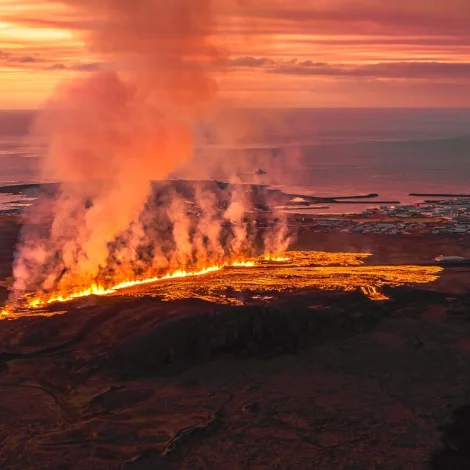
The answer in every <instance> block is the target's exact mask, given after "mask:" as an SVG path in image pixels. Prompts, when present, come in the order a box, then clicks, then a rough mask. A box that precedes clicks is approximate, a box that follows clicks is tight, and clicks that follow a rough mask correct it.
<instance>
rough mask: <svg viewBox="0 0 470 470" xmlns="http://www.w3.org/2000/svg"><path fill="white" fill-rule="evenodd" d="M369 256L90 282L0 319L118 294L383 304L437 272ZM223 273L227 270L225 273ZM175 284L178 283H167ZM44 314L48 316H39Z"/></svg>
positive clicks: (315, 256)
mask: <svg viewBox="0 0 470 470" xmlns="http://www.w3.org/2000/svg"><path fill="white" fill-rule="evenodd" d="M369 256H370V254H368V253H326V252H308V251H293V252H289V253H287V254H286V253H283V254H278V255H264V256H261V257H259V258H256V259H237V260H236V261H231V262H227V263H224V264H220V265H215V266H210V267H207V268H204V269H200V270H195V271H190V270H188V271H186V270H178V271H174V272H172V273H168V274H166V275H163V276H159V277H148V278H144V279H132V280H127V281H124V282H118V283H116V284H114V285H113V284H111V285H108V286H105V285H101V284H98V283H95V284H92V285H91V286H89V287H87V288H82V289H80V288H77V289H75V290H68V291H59V292H51V293H34V294H25V295H24V296H23V297H21V298H20V299H19V301H18V303H17V304H16V305H9V306H6V307H5V308H4V309H3V310H2V311H1V312H0V318H13V317H15V316H16V317H18V316H20V315H23V314H30V313H28V310H31V313H32V312H33V311H38V312H39V310H40V309H43V310H44V308H45V307H47V306H48V305H50V304H54V303H61V302H68V301H71V300H74V299H78V298H82V297H87V296H90V295H96V296H106V295H113V294H115V295H116V294H118V293H119V294H124V295H130V296H150V297H156V298H160V299H162V300H178V299H189V298H200V299H203V300H206V301H210V302H217V303H229V304H236V305H242V304H243V303H244V302H245V300H246V299H248V300H249V299H250V298H251V297H253V298H255V297H256V296H259V295H260V293H268V292H269V293H273V292H279V293H280V292H289V291H294V290H301V289H320V290H336V291H338V290H339V291H346V292H350V291H353V290H357V289H359V290H360V291H361V292H362V293H363V294H364V295H365V296H367V297H368V298H369V299H371V300H387V299H388V297H387V296H386V295H385V294H384V293H382V292H381V288H382V287H384V286H388V287H398V286H402V285H405V284H425V283H429V282H433V281H434V280H436V279H437V277H438V274H439V272H440V271H442V268H440V267H438V266H428V267H424V266H376V265H368V266H366V265H364V260H365V259H366V258H368V257H369ZM225 268H233V269H230V270H229V271H226V269H225ZM247 268H251V269H249V270H248V269H247ZM224 271H226V272H224ZM196 277H199V279H195V278H196ZM176 279H180V280H179V281H178V282H172V281H173V280H176ZM61 313H63V312H61ZM44 314H46V315H49V314H52V313H51V312H47V311H45V312H44Z"/></svg>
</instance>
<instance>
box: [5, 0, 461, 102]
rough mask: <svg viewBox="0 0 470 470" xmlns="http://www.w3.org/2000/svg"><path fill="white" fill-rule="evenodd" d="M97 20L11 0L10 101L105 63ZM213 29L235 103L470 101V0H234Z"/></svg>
mask: <svg viewBox="0 0 470 470" xmlns="http://www.w3.org/2000/svg"><path fill="white" fill-rule="evenodd" d="M129 1H130V0H129ZM246 1H247V0H243V2H242V1H241V0H240V2H241V3H242V4H244V3H245V2H246ZM217 2H218V0H215V3H216V4H217ZM70 3H72V4H73V3H74V2H70ZM248 3H249V0H248ZM65 5H67V2H65ZM97 21H101V22H102V21H103V18H100V19H97V18H94V17H93V16H87V15H83V14H82V15H77V14H76V11H73V10H71V9H69V8H68V7H67V6H64V3H56V2H54V1H50V0H0V108H35V107H38V106H40V105H41V103H42V102H43V101H44V100H45V99H46V98H47V96H49V95H50V94H51V93H52V91H53V90H54V88H55V87H56V86H57V84H58V83H59V82H61V81H63V80H68V79H71V78H72V77H74V76H76V75H77V74H79V75H80V74H89V73H93V71H95V70H98V69H100V68H103V67H106V66H107V60H109V58H107V57H104V56H103V55H99V54H98V53H96V52H93V51H91V50H89V48H87V47H86V45H85V41H84V37H86V34H87V32H88V31H90V30H93V29H94V28H96V22H97ZM100 27H103V25H101V26H100ZM104 27H106V25H105V26H104ZM213 35H214V43H216V44H217V46H218V47H219V48H220V49H221V50H223V51H225V54H222V55H224V57H225V59H224V67H223V71H222V72H218V75H217V79H218V82H219V89H220V97H221V99H222V100H227V102H230V103H236V104H238V105H247V106H321V107H323V106H345V107H354V106H379V107H380V106H407V107H408V106H411V107H413V106H432V107H456V106H470V1H469V0H394V1H385V0H290V1H285V0H257V1H256V2H255V1H253V2H251V4H250V5H249V6H246V5H245V6H243V7H242V9H239V8H236V7H235V6H234V5H230V6H229V3H227V2H226V1H225V0H224V9H223V10H222V9H220V11H218V16H217V30H215V31H214V32H213Z"/></svg>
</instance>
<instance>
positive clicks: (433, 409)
mask: <svg viewBox="0 0 470 470" xmlns="http://www.w3.org/2000/svg"><path fill="white" fill-rule="evenodd" d="M7 220H9V221H13V220H14V219H4V220H2V222H1V225H0V230H1V238H0V240H1V241H0V243H1V244H0V256H1V262H0V270H1V276H2V277H3V278H4V277H7V276H8V275H9V265H10V262H11V255H12V244H13V243H14V239H15V230H16V228H15V224H13V223H12V222H7ZM465 244H466V241H465V239H462V240H458V239H453V240H452V241H449V240H445V239H439V238H433V237H429V238H427V239H424V238H423V239H418V238H414V237H386V236H380V237H366V236H361V235H349V234H329V235H328V236H326V234H304V235H302V236H301V237H300V239H299V246H298V247H297V248H310V249H317V250H321V249H327V250H332V251H333V250H337V251H340V250H341V251H349V250H350V251H368V250H370V251H372V252H374V253H376V260H375V261H376V262H383V263H385V262H391V263H407V262H408V263H419V262H426V261H428V260H429V259H430V258H433V257H434V256H436V255H438V254H462V253H463V254H464V255H465V253H466V252H468V251H470V248H466V247H465ZM468 280H469V270H468V268H449V269H448V270H446V271H445V272H444V274H443V276H442V277H441V279H439V281H437V282H436V283H435V284H433V285H425V286H421V287H420V288H411V287H410V288H399V289H394V290H392V291H389V292H388V293H389V294H390V295H391V300H390V301H388V302H384V303H383V302H371V301H369V300H368V299H366V298H365V297H363V296H362V295H361V294H359V293H340V292H338V293H325V292H299V293H296V294H290V295H287V294H286V295H284V296H281V298H280V299H279V300H278V301H276V302H275V303H274V304H271V305H253V306H249V307H229V306H220V305H215V304H209V303H205V302H202V301H196V300H192V301H178V302H171V303H164V302H159V301H156V300H155V299H145V298H144V299H135V298H125V297H112V298H99V299H92V298H90V299H86V300H84V301H80V302H76V303H74V304H71V305H69V306H67V309H68V310H69V312H68V313H66V314H63V315H56V316H53V317H50V318H44V317H36V318H24V319H22V320H15V321H0V440H1V445H0V468H1V469H2V470H3V469H5V470H7V469H8V470H10V469H18V470H26V469H34V470H40V469H57V470H59V469H63V470H65V469H77V470H78V469H80V470H81V469H90V470H92V469H103V470H104V469H126V470H143V469H149V470H150V469H152V470H153V469H170V470H172V469H187V470H189V469H198V470H199V469H214V470H219V469H227V470H232V469H233V470H237V469H276V468H279V469H315V470H316V469H343V470H346V469H349V470H352V469H357V470H362V469H425V468H434V469H469V468H470V456H469V451H470V431H469V427H470V411H469V410H470V408H468V407H467V408H465V406H467V405H469V404H470V396H469V392H470V373H469V363H470V361H469V360H470V322H469V319H470V308H469V307H470V296H469V295H468V292H467V283H468ZM0 289H1V291H0V294H1V295H3V298H4V297H5V295H6V292H5V290H4V289H3V288H0ZM62 307H63V306H62ZM62 307H61V308H62ZM442 426H444V427H442Z"/></svg>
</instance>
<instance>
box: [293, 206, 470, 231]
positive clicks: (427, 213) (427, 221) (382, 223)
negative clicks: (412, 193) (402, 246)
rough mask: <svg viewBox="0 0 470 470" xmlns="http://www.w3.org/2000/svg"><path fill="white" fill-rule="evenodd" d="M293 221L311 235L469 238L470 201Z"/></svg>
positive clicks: (298, 216) (301, 216)
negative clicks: (324, 233)
mask: <svg viewBox="0 0 470 470" xmlns="http://www.w3.org/2000/svg"><path fill="white" fill-rule="evenodd" d="M293 219H294V220H295V222H296V223H297V224H299V225H300V227H301V229H302V230H308V231H312V232H352V233H362V234H385V235H398V234H402V235H411V234H430V233H431V234H433V235H461V236H465V235H470V198H453V199H443V200H436V201H424V202H422V203H417V204H415V205H390V206H379V207H378V208H369V209H366V210H364V211H362V212H361V213H358V214H338V215H310V214H309V215H306V214H305V215H304V214H294V215H293Z"/></svg>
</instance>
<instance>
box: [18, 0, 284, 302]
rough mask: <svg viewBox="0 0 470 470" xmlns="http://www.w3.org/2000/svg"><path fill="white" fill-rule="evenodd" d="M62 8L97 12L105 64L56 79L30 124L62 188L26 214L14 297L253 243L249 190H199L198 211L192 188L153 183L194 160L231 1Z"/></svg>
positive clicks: (50, 176) (203, 258)
mask: <svg viewBox="0 0 470 470" xmlns="http://www.w3.org/2000/svg"><path fill="white" fill-rule="evenodd" d="M64 3H65V2H64ZM66 4H67V6H69V7H72V8H74V9H75V11H76V14H77V16H78V17H80V16H81V15H85V14H86V15H89V16H92V17H93V18H95V20H96V21H95V22H94V24H96V25H97V26H96V27H95V28H94V29H92V30H90V31H86V32H84V33H83V34H84V36H83V40H84V41H85V43H86V44H87V46H88V48H89V50H90V51H91V52H92V53H93V54H97V55H99V56H101V57H103V58H104V61H105V63H106V64H109V65H106V66H105V67H103V68H99V69H98V70H92V71H91V72H90V74H88V75H86V76H83V77H81V78H78V79H74V80H72V81H67V82H65V83H63V84H61V85H60V86H59V88H58V89H57V91H56V93H55V94H54V96H52V97H51V99H50V100H49V101H48V103H47V106H46V107H45V109H44V110H43V111H42V113H41V114H40V116H39V118H38V120H37V122H36V124H35V126H34V131H33V140H35V141H39V142H40V143H42V144H44V145H45V146H46V148H47V152H46V155H45V157H44V158H43V161H42V170H43V178H45V179H46V180H50V181H58V182H60V184H59V187H58V188H57V190H56V191H55V192H54V193H53V194H50V195H49V196H45V195H43V197H42V198H41V201H40V204H39V205H37V206H36V207H35V208H34V211H32V213H31V214H30V216H29V223H28V224H27V225H26V227H25V229H24V232H23V236H22V241H21V244H20V248H19V251H18V254H17V257H16V261H15V265H14V275H15V279H16V280H15V285H14V289H13V290H14V292H13V298H14V297H15V296H17V295H18V293H20V292H23V291H25V290H60V289H74V288H76V287H78V286H89V285H90V284H92V283H94V282H106V279H107V278H113V279H115V280H118V281H120V280H123V279H132V278H134V277H136V276H139V275H149V274H151V273H154V272H155V271H156V270H159V269H170V268H175V269H176V268H182V267H186V266H188V265H192V264H194V263H196V264H207V263H209V262H217V261H219V260H221V259H223V258H227V257H231V256H236V255H239V254H244V253H247V252H248V251H249V249H253V246H254V245H252V244H253V243H254V242H255V238H256V235H255V234H254V232H253V230H252V228H253V227H252V224H253V221H251V222H249V221H247V219H246V212H247V210H249V209H250V208H251V207H252V204H253V202H252V200H251V199H250V198H248V197H247V195H246V190H244V189H241V187H239V186H236V187H234V189H233V191H229V196H228V198H227V205H226V208H223V204H222V203H221V202H220V200H219V198H218V196H220V194H219V195H218V194H217V193H214V190H213V188H212V187H206V188H204V187H203V186H201V187H199V188H198V189H197V191H196V193H195V194H193V196H194V200H193V204H194V207H195V208H197V209H195V208H193V213H191V210H190V209H191V207H188V206H190V205H191V201H188V199H187V198H186V197H185V196H184V192H185V191H177V190H175V188H174V187H173V188H172V186H171V185H169V186H168V187H166V189H165V191H162V190H160V191H157V192H156V193H155V191H153V189H155V188H152V183H151V181H153V180H165V179H167V178H168V176H169V175H170V173H171V172H173V171H174V170H176V169H177V168H178V167H180V166H181V165H183V164H186V165H187V164H188V163H189V162H190V161H191V158H192V155H193V135H192V125H193V123H194V121H195V120H196V119H198V118H200V117H201V116H202V115H204V113H205V112H206V111H207V110H209V109H210V108H211V106H212V105H213V104H214V102H215V100H216V94H217V83H216V80H215V76H214V73H215V72H216V71H217V69H218V67H219V66H220V64H221V63H223V59H224V54H223V53H222V51H221V50H220V49H219V48H218V47H217V44H215V43H214V41H213V36H214V33H215V31H216V28H217V13H218V9H223V7H224V2H220V1H217V4H215V3H212V2H210V1H209V0H160V1H155V0H136V1H134V2H129V1H128V0H114V1H112V2H97V1H95V0H72V1H67V2H66ZM215 5H217V10H215V9H214V7H215ZM224 197H226V196H224ZM221 204H222V206H221ZM221 207H222V208H223V209H221ZM194 211H196V212H198V211H199V213H194ZM226 224H228V227H229V230H227V231H225V232H224V231H223V227H225V226H226ZM282 230H283V229H281V231H280V232H279V230H277V229H276V233H277V232H279V233H281V232H282ZM275 238H276V237H275V236H274V238H273V237H271V238H270V242H269V245H270V247H271V244H272V241H271V239H275ZM270 249H271V248H270Z"/></svg>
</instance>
